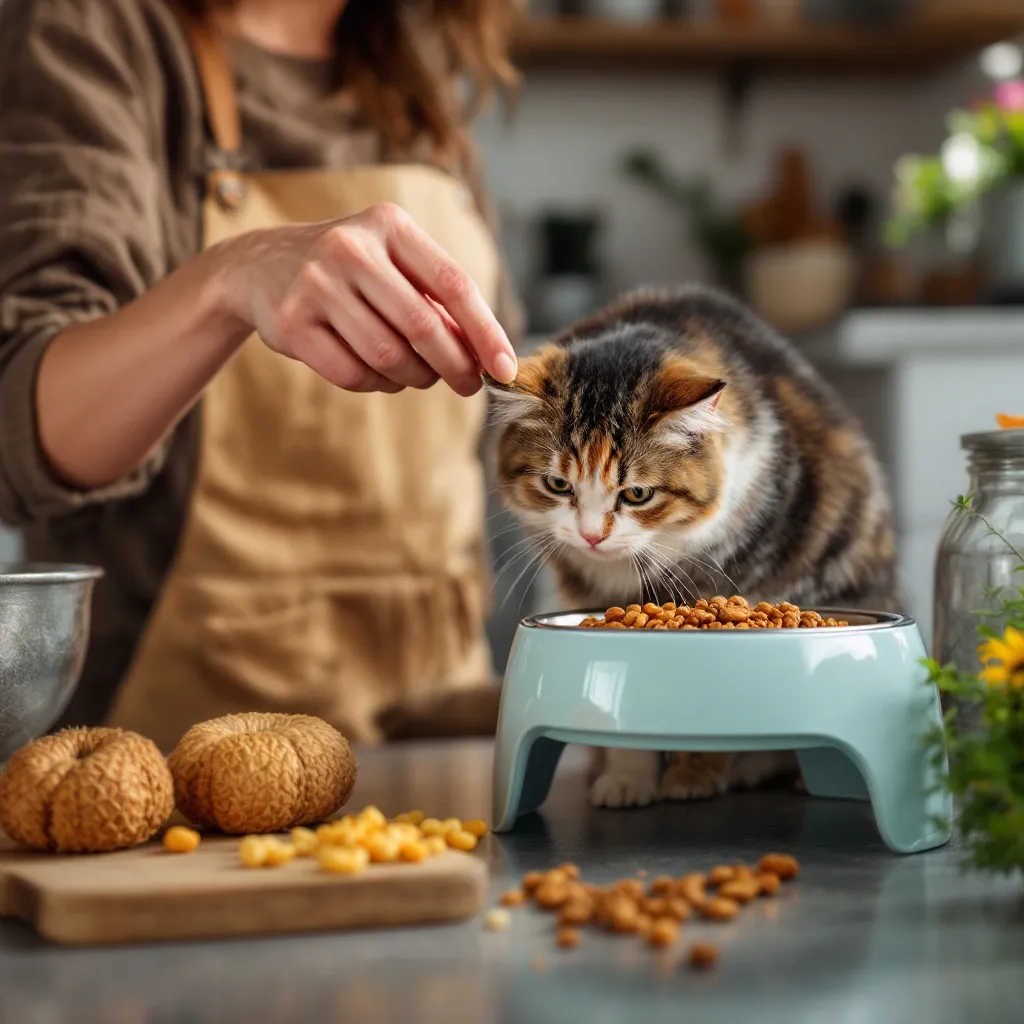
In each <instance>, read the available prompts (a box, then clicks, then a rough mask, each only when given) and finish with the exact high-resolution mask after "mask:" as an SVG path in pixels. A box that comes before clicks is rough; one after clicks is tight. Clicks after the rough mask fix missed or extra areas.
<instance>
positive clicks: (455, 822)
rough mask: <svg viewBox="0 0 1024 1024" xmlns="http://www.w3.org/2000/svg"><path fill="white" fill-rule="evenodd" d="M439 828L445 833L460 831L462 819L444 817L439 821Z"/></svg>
mask: <svg viewBox="0 0 1024 1024" xmlns="http://www.w3.org/2000/svg"><path fill="white" fill-rule="evenodd" d="M441 828H443V829H444V831H445V834H446V835H447V834H448V833H449V832H461V831H462V819H461V818H445V819H444V821H442V822H441Z"/></svg>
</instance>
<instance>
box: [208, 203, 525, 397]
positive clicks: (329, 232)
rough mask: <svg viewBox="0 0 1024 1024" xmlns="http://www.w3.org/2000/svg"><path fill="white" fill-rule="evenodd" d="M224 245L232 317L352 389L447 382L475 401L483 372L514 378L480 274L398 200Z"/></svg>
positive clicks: (222, 253)
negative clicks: (450, 252) (473, 275)
mask: <svg viewBox="0 0 1024 1024" xmlns="http://www.w3.org/2000/svg"><path fill="white" fill-rule="evenodd" d="M218 249H219V258H218V259H217V263H218V264H219V266H220V267H221V268H222V270H223V272H224V278H223V279H224V282H225V289H226V301H227V304H228V307H229V308H230V310H231V312H232V314H233V315H234V316H236V317H237V318H238V319H239V320H240V321H242V322H244V323H245V324H246V325H249V326H251V327H252V328H254V329H255V330H256V331H257V332H258V333H259V335H260V337H262V338H263V340H264V341H265V342H266V344H267V345H269V346H270V347H271V348H272V349H274V351H276V352H280V353H281V354H282V355H285V356H289V357H291V358H292V359H298V360H300V361H302V362H304V363H306V364H307V365H308V366H310V367H311V368H312V369H313V370H315V371H316V372H317V373H318V374H320V375H321V376H322V377H324V378H326V379H327V380H329V381H330V382H331V383H332V384H336V385H337V386H338V387H340V388H344V389H345V390H346V391H386V392H396V391H401V390H402V389H403V388H406V387H412V388H428V387H430V386H431V385H432V384H434V383H436V382H437V380H438V379H443V380H444V381H445V382H446V383H447V384H448V386H449V387H451V388H452V390H453V391H455V392H457V393H458V394H460V395H466V396H469V395H472V394H475V393H476V392H477V391H478V390H479V389H480V386H481V381H480V373H481V370H486V371H487V372H488V373H489V374H490V375H491V376H492V377H494V378H495V379H497V380H499V381H502V382H506V383H507V382H509V381H511V380H512V379H513V378H514V377H515V374H516V357H515V352H514V351H513V349H512V345H511V344H510V343H509V340H508V338H507V337H506V336H505V332H504V331H503V330H502V328H501V326H500V325H499V324H498V321H497V320H496V319H495V318H494V314H493V313H492V312H491V310H490V309H489V308H488V306H487V303H486V302H484V299H483V296H482V295H481V294H480V291H479V289H478V288H477V286H476V284H475V283H474V282H473V279H472V278H471V277H470V276H469V275H468V274H466V273H465V272H464V271H463V270H462V269H461V268H460V267H459V266H457V265H456V264H455V263H454V262H453V260H452V259H451V257H449V256H448V255H447V253H445V252H444V250H443V249H441V247H440V246H439V245H437V243H435V242H434V240H433V239H432V238H431V237H430V236H429V235H428V234H427V233H426V232H425V231H423V230H422V229H421V228H420V227H419V226H418V225H417V224H416V223H415V222H414V221H413V219H412V218H411V217H410V216H409V215H408V214H407V213H405V211H404V210H402V209H401V208H400V207H398V206H394V205H392V204H390V203H384V204H379V205H377V206H371V207H369V208H368V209H366V210H364V211H363V212H362V213H359V214H357V215H356V216H354V217H348V218H346V219H345V220H339V221H330V222H326V223H321V224H310V225H302V226H299V227H284V228H274V229H269V230H265V231H256V232H252V233H249V234H246V235H242V236H240V237H238V238H235V239H231V240H229V241H227V242H224V243H222V244H221V246H220V247H218Z"/></svg>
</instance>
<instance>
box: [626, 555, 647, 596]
mask: <svg viewBox="0 0 1024 1024" xmlns="http://www.w3.org/2000/svg"><path fill="white" fill-rule="evenodd" d="M627 554H628V555H629V560H630V561H631V562H632V563H633V568H634V569H635V570H636V580H637V589H638V590H639V598H640V602H639V603H640V604H643V603H644V582H643V577H642V576H641V575H640V559H639V558H637V556H636V555H635V554H634V553H633V552H632V551H629V552H627Z"/></svg>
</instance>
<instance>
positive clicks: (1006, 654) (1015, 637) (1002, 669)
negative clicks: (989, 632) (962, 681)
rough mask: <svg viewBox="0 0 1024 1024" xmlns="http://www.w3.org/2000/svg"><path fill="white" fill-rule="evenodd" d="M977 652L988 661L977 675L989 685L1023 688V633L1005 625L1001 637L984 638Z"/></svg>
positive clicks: (983, 659)
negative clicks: (1004, 630)
mask: <svg viewBox="0 0 1024 1024" xmlns="http://www.w3.org/2000/svg"><path fill="white" fill-rule="evenodd" d="M978 654H979V655H980V656H981V660H982V661H984V662H987V663H988V664H987V665H986V666H985V668H983V669H982V670H981V672H980V673H979V675H980V677H981V678H982V679H983V680H984V681H985V682H986V683H988V684H989V686H1012V687H1015V688H1018V687H1021V688H1024V633H1021V632H1020V631H1019V630H1016V629H1014V628H1013V626H1007V627H1006V632H1005V633H1004V634H1003V636H1002V639H999V638H998V637H993V638H992V639H991V640H986V641H985V642H984V643H983V644H982V645H981V646H980V647H979V648H978Z"/></svg>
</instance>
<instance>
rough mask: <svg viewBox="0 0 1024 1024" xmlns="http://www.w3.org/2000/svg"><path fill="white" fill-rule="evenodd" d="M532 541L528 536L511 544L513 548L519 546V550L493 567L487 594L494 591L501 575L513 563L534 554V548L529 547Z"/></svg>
mask: <svg viewBox="0 0 1024 1024" xmlns="http://www.w3.org/2000/svg"><path fill="white" fill-rule="evenodd" d="M533 543H534V540H533V538H532V537H528V538H526V540H523V541H520V542H519V543H518V544H515V545H513V550H514V549H515V548H519V549H520V550H519V551H516V552H515V554H514V555H512V556H511V557H510V558H508V559H507V560H506V561H505V563H504V565H502V566H500V567H497V568H495V571H494V580H493V581H492V583H491V587H490V590H488V592H487V594H488V596H490V594H491V593H492V592H493V591H494V588H495V587H497V585H498V583H499V582H500V581H501V577H502V576H503V575H504V574H505V573H506V572H508V570H509V569H511V568H512V566H513V565H515V564H516V563H517V562H518V561H519V560H520V559H521V558H527V557H528V556H530V555H531V554H534V548H532V547H531V545H533ZM531 560H532V559H531ZM527 564H529V563H527Z"/></svg>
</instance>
